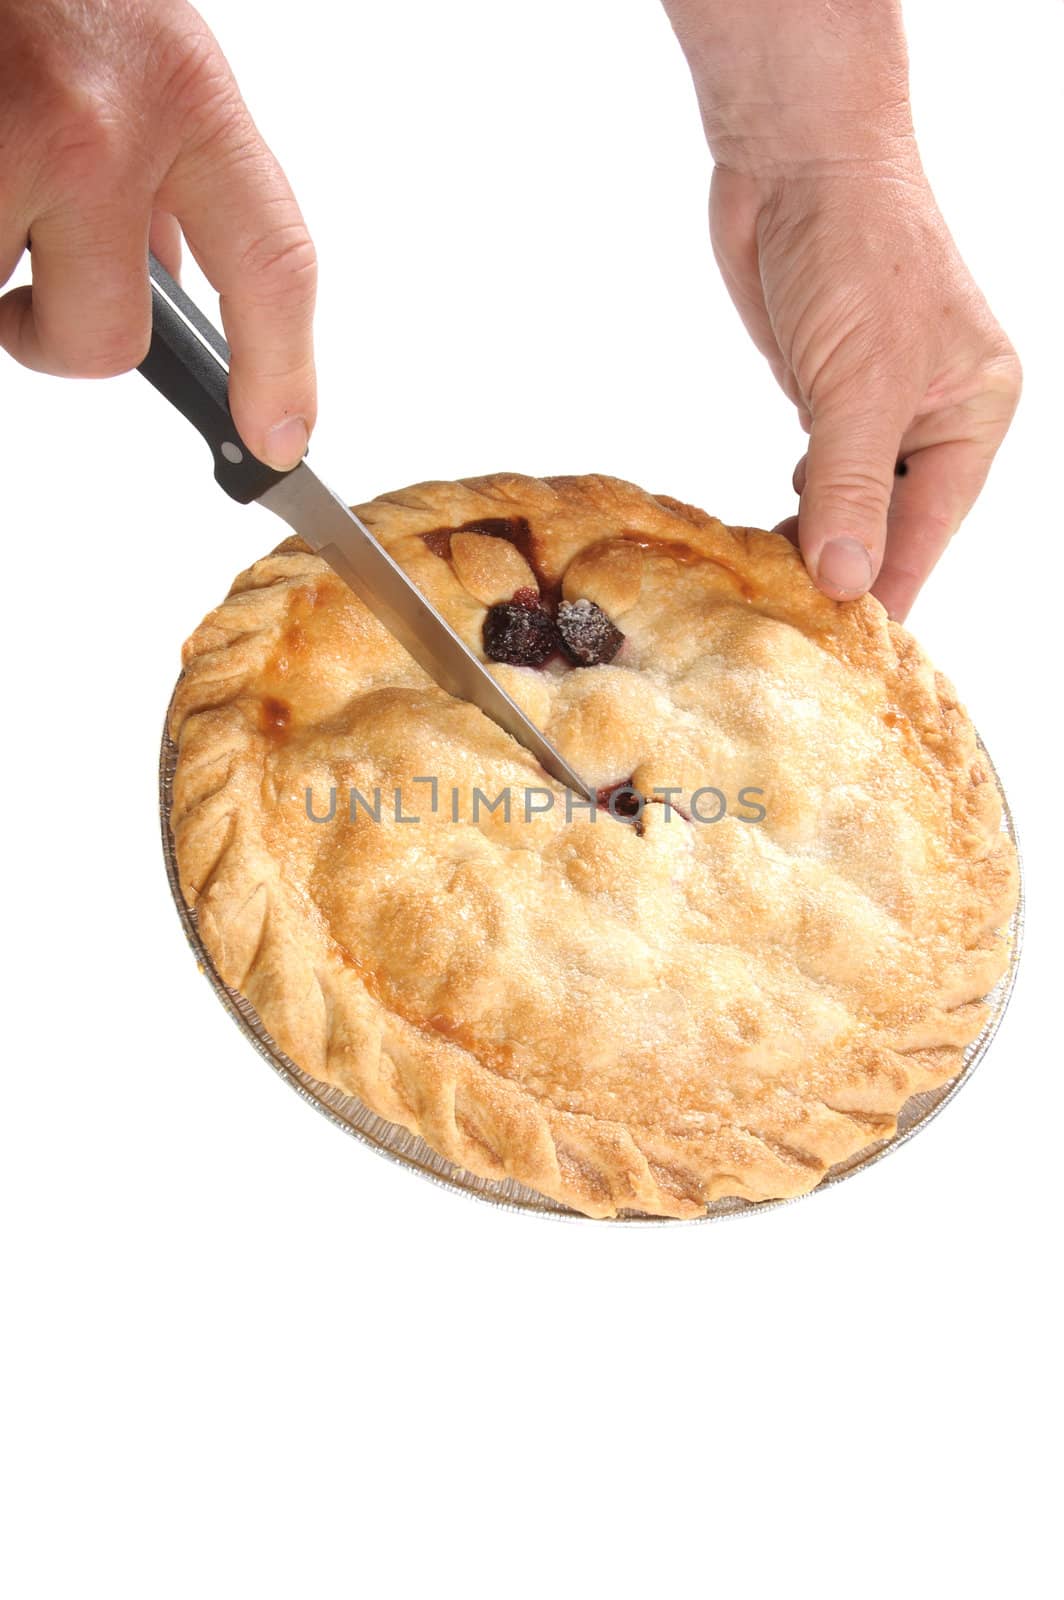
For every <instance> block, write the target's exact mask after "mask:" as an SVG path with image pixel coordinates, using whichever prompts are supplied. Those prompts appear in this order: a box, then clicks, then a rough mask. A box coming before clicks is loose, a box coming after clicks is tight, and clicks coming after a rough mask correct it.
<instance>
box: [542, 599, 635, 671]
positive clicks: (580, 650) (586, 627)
mask: <svg viewBox="0 0 1064 1600" xmlns="http://www.w3.org/2000/svg"><path fill="white" fill-rule="evenodd" d="M558 632H559V633H560V634H561V636H562V647H563V649H564V650H565V653H566V655H567V656H568V657H569V659H570V661H575V662H576V664H577V666H578V667H597V666H599V665H601V664H602V663H603V662H606V661H612V660H613V658H614V656H615V655H616V654H617V652H618V650H619V649H620V648H621V645H622V644H623V643H624V634H623V633H622V632H621V630H620V628H615V627H614V625H613V623H612V622H611V621H610V619H609V617H608V616H607V615H606V613H605V612H604V611H603V610H602V608H601V607H600V606H597V605H596V604H595V602H594V601H593V600H563V601H562V603H561V605H560V606H559V607H558Z"/></svg>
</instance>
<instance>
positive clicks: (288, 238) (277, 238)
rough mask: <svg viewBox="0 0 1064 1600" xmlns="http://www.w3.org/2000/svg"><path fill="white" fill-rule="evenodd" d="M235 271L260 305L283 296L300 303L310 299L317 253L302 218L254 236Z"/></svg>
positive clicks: (270, 304)
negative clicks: (257, 236)
mask: <svg viewBox="0 0 1064 1600" xmlns="http://www.w3.org/2000/svg"><path fill="white" fill-rule="evenodd" d="M237 270H238V276H239V278H240V279H241V280H242V281H243V282H244V283H245V284H246V285H247V286H248V287H249V289H250V292H251V294H252V295H253V296H254V298H255V300H256V302H257V303H259V304H263V305H266V306H272V305H274V304H276V303H277V301H279V300H282V299H283V300H284V301H285V302H286V303H287V304H297V305H300V306H303V305H306V304H309V303H311V302H313V299H314V293H315V289H316V286H317V277H318V256H317V251H316V250H315V248H314V241H313V240H312V239H311V237H310V235H309V234H308V232H307V230H306V227H305V226H304V224H303V222H302V221H301V220H295V221H292V222H289V223H284V224H281V225H280V226H278V227H275V228H272V229H271V230H270V231H269V232H268V233H265V234H263V235H262V236H261V237H260V238H258V239H256V240H255V241H254V242H253V243H252V244H250V245H249V246H248V247H247V249H245V250H244V252H243V253H242V255H241V257H240V260H239V263H238V269H237Z"/></svg>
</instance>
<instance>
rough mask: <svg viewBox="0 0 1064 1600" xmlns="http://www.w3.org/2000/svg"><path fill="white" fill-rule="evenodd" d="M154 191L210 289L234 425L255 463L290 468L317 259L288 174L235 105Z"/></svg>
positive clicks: (305, 385)
mask: <svg viewBox="0 0 1064 1600" xmlns="http://www.w3.org/2000/svg"><path fill="white" fill-rule="evenodd" d="M160 198H161V200H165V204H166V207H167V209H168V210H170V211H172V212H174V214H175V215H176V216H177V218H178V220H179V222H180V223H181V227H182V230H183V232H184V235H185V238H186V240H187V242H188V246H189V249H190V250H191V251H192V254H193V255H194V256H195V258H196V260H197V261H198V262H199V264H200V266H201V267H202V269H203V271H204V273H205V274H206V276H207V278H208V279H209V280H210V282H211V283H212V284H213V285H214V287H215V288H216V289H217V290H218V294H219V297H220V304H221V313H222V323H223V326H224V328H225V333H226V337H227V339H228V340H229V345H230V349H231V351H232V359H231V362H230V371H229V403H230V406H231V408H232V412H233V419H234V421H235V423H236V426H237V429H238V431H239V433H240V434H241V436H242V438H243V439H244V441H245V443H246V444H247V445H248V448H249V449H250V450H251V451H252V452H253V453H254V454H255V455H257V456H258V457H259V458H260V459H261V460H263V461H266V462H268V463H269V464H270V465H271V466H274V467H276V468H277V469H278V470H284V469H286V468H288V467H293V466H295V465H296V464H297V462H298V461H299V460H300V459H301V457H302V456H303V454H304V452H305V451H306V447H307V440H308V438H309V435H310V432H311V429H312V428H313V426H314V421H315V416H316V413H317V393H316V379H315V371H314V347H313V319H314V297H315V292H316V287H317V263H316V259H315V254H314V246H313V244H312V242H311V239H310V235H309V233H308V232H307V227H306V224H305V223H304V221H303V218H302V215H301V214H300V210H299V207H298V205H297V204H296V201H295V197H294V195H293V194H292V191H291V189H290V188H289V186H288V181H287V179H286V178H285V176H284V173H283V172H282V171H281V169H280V167H279V166H278V164H277V162H276V160H275V159H274V157H273V156H272V154H271V153H270V151H269V150H267V148H266V146H265V145H264V144H263V142H262V140H261V138H260V137H259V134H258V131H257V130H256V128H255V126H254V124H253V123H252V121H251V118H250V117H249V116H248V114H247V112H246V111H245V110H244V108H243V106H242V104H241V105H240V106H239V108H238V109H237V110H236V111H234V112H233V113H232V114H231V115H230V116H229V117H228V118H227V119H226V120H224V121H223V122H222V123H221V125H220V127H219V128H218V129H217V130H216V131H215V133H214V135H213V137H212V138H210V139H209V140H207V141H206V142H205V143H204V144H203V145H202V147H201V148H198V149H197V150H196V151H195V153H191V154H190V153H186V154H185V155H183V156H182V157H180V158H179V160H178V162H177V165H176V166H175V168H174V170H173V172H172V173H171V174H170V175H169V177H168V178H167V181H166V184H165V185H164V190H163V192H162V194H161V196H160Z"/></svg>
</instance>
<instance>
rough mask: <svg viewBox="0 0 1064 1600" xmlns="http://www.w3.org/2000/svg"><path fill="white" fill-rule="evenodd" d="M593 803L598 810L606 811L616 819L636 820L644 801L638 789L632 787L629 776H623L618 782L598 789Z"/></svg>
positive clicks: (640, 813)
mask: <svg viewBox="0 0 1064 1600" xmlns="http://www.w3.org/2000/svg"><path fill="white" fill-rule="evenodd" d="M595 804H596V805H597V806H598V808H599V810H600V811H608V812H609V814H610V816H611V817H616V818H617V819H618V820H621V819H623V820H625V821H628V822H630V821H632V820H633V819H634V820H635V821H636V822H638V820H639V818H640V817H641V816H642V815H643V806H644V804H645V801H644V799H643V796H642V795H641V794H640V793H639V790H638V789H635V788H633V786H632V780H631V778H623V779H622V780H621V782H620V783H610V784H607V786H606V788H605V789H600V790H599V791H598V793H597V794H596V795H595Z"/></svg>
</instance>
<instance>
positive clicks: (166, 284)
mask: <svg viewBox="0 0 1064 1600" xmlns="http://www.w3.org/2000/svg"><path fill="white" fill-rule="evenodd" d="M148 276H149V277H150V279H151V346H150V348H149V350H148V354H147V355H146V356H145V358H144V360H143V361H142V362H141V364H140V366H139V367H138V369H137V370H138V371H139V372H142V373H143V374H144V376H145V377H146V378H147V380H148V382H149V383H150V384H153V385H154V386H155V388H156V389H158V391H159V393H160V394H162V395H165V396H166V398H167V400H169V402H170V404H171V405H172V406H176V407H177V409H178V411H180V413H181V415H182V416H183V417H184V418H185V419H186V421H188V422H191V424H192V426H193V427H194V428H198V430H199V432H200V433H201V434H202V435H203V437H204V438H205V439H206V441H207V443H208V444H209V445H210V447H211V454H212V456H213V457H214V476H215V477H216V478H217V480H218V482H219V483H220V484H221V486H222V488H223V489H224V490H225V492H226V494H228V495H231V496H232V497H233V499H234V500H239V501H240V502H241V504H243V505H246V504H247V503H248V501H249V500H257V499H258V497H259V495H260V494H262V493H264V491H265V490H267V489H269V488H271V487H272V486H273V484H275V483H280V481H281V479H282V478H284V477H287V473H284V472H275V471H274V470H273V468H272V467H268V466H266V464H265V462H262V461H259V460H258V458H257V457H256V456H253V455H252V453H251V451H250V450H249V449H248V447H247V445H246V444H245V443H244V441H243V439H241V437H240V435H239V434H238V433H237V431H236V429H235V428H234V426H233V418H232V415H231V413H230V410H229V346H228V345H227V344H226V342H225V340H224V339H223V338H222V336H221V334H220V333H219V332H218V330H217V328H214V327H212V326H211V324H210V323H209V322H208V320H207V318H206V317H205V316H204V315H203V312H202V311H201V310H200V308H199V306H197V305H196V304H194V302H193V301H191V300H190V299H189V297H188V295H187V294H186V293H185V291H184V290H183V289H182V288H181V285H180V284H179V283H176V282H175V281H174V279H173V278H171V276H170V274H169V273H168V272H167V270H166V268H165V267H164V266H163V265H162V264H161V262H159V261H156V259H155V257H154V256H153V255H149V257H148Z"/></svg>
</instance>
